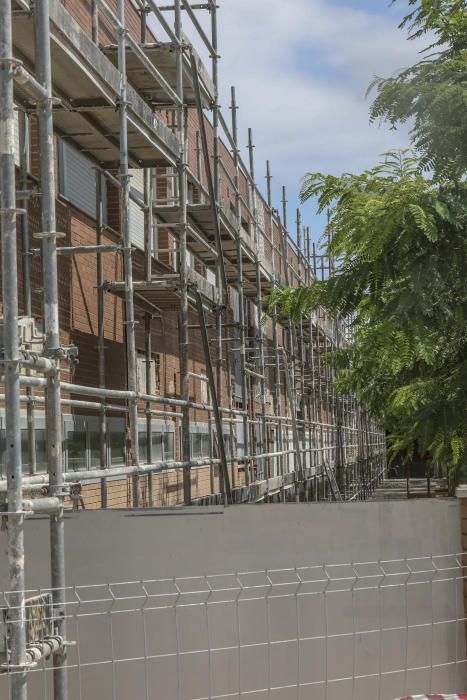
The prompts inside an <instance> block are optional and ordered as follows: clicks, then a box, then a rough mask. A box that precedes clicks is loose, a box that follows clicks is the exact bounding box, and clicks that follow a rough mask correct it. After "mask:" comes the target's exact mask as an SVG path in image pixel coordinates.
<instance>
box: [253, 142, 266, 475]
mask: <svg viewBox="0 0 467 700" xmlns="http://www.w3.org/2000/svg"><path fill="white" fill-rule="evenodd" d="M253 149H254V145H253V132H252V130H251V129H248V155H249V162H250V177H251V188H252V195H253V196H252V208H253V218H254V220H253V225H254V230H255V234H254V239H255V241H256V251H255V272H256V307H257V308H256V326H257V329H258V350H259V363H258V374H259V375H260V378H259V388H260V403H261V424H260V425H261V427H259V426H257V428H256V429H257V436H258V437H257V441H256V442H257V446H258V453H259V454H264V453H266V429H267V427H266V378H265V362H264V336H263V328H262V308H263V294H262V290H261V267H260V256H259V237H260V236H261V235H262V234H261V232H260V230H259V227H258V208H257V198H256V179H255V159H254V156H253ZM261 463H262V464H261V472H262V478H263V479H268V478H269V477H270V474H269V469H268V459H267V458H264V457H262V458H261Z"/></svg>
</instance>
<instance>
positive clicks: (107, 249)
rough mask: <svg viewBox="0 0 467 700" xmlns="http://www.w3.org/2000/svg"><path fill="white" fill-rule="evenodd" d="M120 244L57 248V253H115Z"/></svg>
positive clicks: (119, 248)
mask: <svg viewBox="0 0 467 700" xmlns="http://www.w3.org/2000/svg"><path fill="white" fill-rule="evenodd" d="M120 250H122V246H120V245H81V246H69V247H62V248H57V253H58V254H59V255H85V254H86V253H117V252H118V251H120Z"/></svg>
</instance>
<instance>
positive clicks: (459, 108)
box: [270, 0, 467, 474]
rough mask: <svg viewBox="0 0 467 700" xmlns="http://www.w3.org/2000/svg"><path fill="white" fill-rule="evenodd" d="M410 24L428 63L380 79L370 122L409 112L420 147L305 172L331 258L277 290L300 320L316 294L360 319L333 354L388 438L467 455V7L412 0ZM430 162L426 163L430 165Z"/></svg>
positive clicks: (348, 388) (277, 299) (340, 380)
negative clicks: (354, 168) (309, 276)
mask: <svg viewBox="0 0 467 700" xmlns="http://www.w3.org/2000/svg"><path fill="white" fill-rule="evenodd" d="M410 5H411V6H412V7H411V10H412V11H411V12H410V14H409V15H408V16H407V17H406V18H405V20H404V22H403V23H402V25H403V26H404V27H408V28H409V32H410V36H411V37H415V36H418V37H419V36H422V35H425V34H426V35H427V36H429V37H430V38H431V39H432V42H431V45H430V47H429V48H430V51H431V52H433V51H434V50H435V49H437V52H436V54H435V55H433V54H430V56H427V57H426V58H424V59H423V60H422V61H421V62H420V63H419V64H417V65H416V66H413V67H412V68H410V69H407V70H406V71H403V72H402V73H400V74H399V75H397V76H395V77H393V78H389V79H385V80H382V79H378V80H377V81H376V82H375V84H374V85H375V86H376V89H377V97H376V99H375V102H374V103H373V106H372V108H371V113H370V114H371V118H372V119H377V118H378V119H379V118H381V119H384V120H386V121H389V123H391V124H392V125H394V126H396V125H397V124H399V123H401V122H404V121H406V120H408V119H413V124H414V126H413V130H412V139H413V146H414V148H413V151H406V152H402V153H399V152H397V153H394V152H391V153H388V154H386V156H385V157H384V159H383V161H382V162H381V163H380V164H378V165H377V166H375V167H373V168H371V169H369V170H366V171H365V172H363V173H361V174H350V173H346V174H344V175H341V176H338V177H337V176H334V175H326V174H322V173H310V174H308V175H307V176H306V177H305V179H304V182H303V187H302V192H301V198H302V201H306V200H308V199H310V198H312V197H316V198H317V200H318V211H319V212H324V211H326V210H327V211H329V214H330V220H329V230H328V233H329V234H330V235H329V237H328V236H325V237H324V239H323V246H324V252H325V253H326V254H328V255H330V256H333V257H334V259H335V260H336V261H337V265H336V269H335V270H334V271H333V272H332V273H331V274H330V277H329V278H328V279H326V280H324V281H322V282H319V281H316V282H315V283H314V284H313V285H312V286H311V287H305V288H303V287H296V288H290V289H285V290H278V291H276V292H275V293H274V294H273V295H272V297H271V300H270V305H271V308H272V307H274V306H275V307H277V308H280V309H281V311H282V312H283V313H284V314H287V315H290V316H291V317H292V318H294V319H298V318H299V317H300V316H301V315H302V314H305V313H309V312H310V311H312V310H313V309H315V308H317V307H318V306H319V305H322V306H324V307H325V308H327V309H328V310H329V311H330V312H332V313H333V314H336V315H338V316H340V317H342V318H346V319H351V327H352V332H353V341H352V343H351V344H349V345H348V346H346V347H344V348H341V349H339V350H338V351H336V352H334V353H333V362H334V363H335V364H336V367H337V368H338V374H337V388H338V389H339V390H341V391H343V392H345V393H355V394H356V395H357V397H358V398H359V400H360V401H361V402H362V403H363V404H364V405H365V406H367V407H368V408H369V409H371V411H372V412H373V414H374V415H375V416H377V417H379V419H380V420H381V421H382V422H383V424H384V425H385V426H386V428H387V430H388V431H389V433H390V447H391V449H392V451H394V452H397V451H400V450H402V449H405V450H407V452H408V454H410V453H412V452H413V451H414V449H417V450H418V451H419V452H422V453H426V454H429V455H430V456H432V457H433V459H435V460H436V461H438V462H440V463H442V464H444V465H446V467H447V469H448V470H450V471H451V472H453V473H457V474H459V473H460V471H461V470H462V468H463V467H464V466H467V420H466V419H467V326H466V319H467V283H466V282H467V280H466V275H467V236H466V233H467V207H466V189H467V185H466V182H465V169H466V162H467V153H466V151H467V144H466V124H465V121H466V120H465V118H464V113H465V106H466V104H467V99H466V93H465V85H466V72H467V71H466V60H467V59H466V51H465V42H466V35H467V23H466V4H465V2H463V1H461V0H410ZM427 168H429V172H428V173H427Z"/></svg>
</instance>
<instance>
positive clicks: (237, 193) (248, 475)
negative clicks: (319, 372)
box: [231, 87, 251, 486]
mask: <svg viewBox="0 0 467 700" xmlns="http://www.w3.org/2000/svg"><path fill="white" fill-rule="evenodd" d="M237 109H238V107H237V100H236V96H235V88H234V87H232V88H231V110H232V138H233V143H234V146H235V148H234V149H233V156H234V164H235V180H234V181H235V215H236V217H237V225H238V230H237V241H236V243H237V287H238V309H239V324H240V328H239V332H240V371H241V375H242V409H243V446H244V454H245V455H246V456H249V454H250V447H249V439H248V438H249V435H248V430H249V426H248V411H247V406H248V386H247V373H246V346H245V295H244V290H243V251H242V233H241V232H242V205H241V199H240V163H239V150H238V128H237ZM250 469H251V462H250V460H249V459H247V460H245V483H246V485H247V486H248V485H249V484H250V480H251V473H250Z"/></svg>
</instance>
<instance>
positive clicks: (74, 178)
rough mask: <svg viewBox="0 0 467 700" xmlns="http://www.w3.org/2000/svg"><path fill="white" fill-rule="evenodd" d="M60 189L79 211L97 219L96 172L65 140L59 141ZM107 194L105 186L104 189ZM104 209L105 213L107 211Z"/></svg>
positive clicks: (90, 162)
mask: <svg viewBox="0 0 467 700" xmlns="http://www.w3.org/2000/svg"><path fill="white" fill-rule="evenodd" d="M103 183H104V179H103ZM58 189H59V192H60V194H61V195H63V196H64V197H66V198H67V199H68V200H69V201H70V202H71V203H72V204H74V205H75V206H76V207H77V208H78V209H81V211H84V213H85V214H88V215H89V216H91V217H92V218H93V219H95V218H96V171H95V169H94V165H93V163H92V161H91V160H89V158H86V156H84V155H83V154H82V153H80V152H79V151H78V149H77V148H75V147H74V146H72V145H71V144H69V143H67V142H66V141H64V140H63V139H59V141H58ZM103 192H105V186H104V187H103ZM105 209H106V208H105V207H104V211H105Z"/></svg>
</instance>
